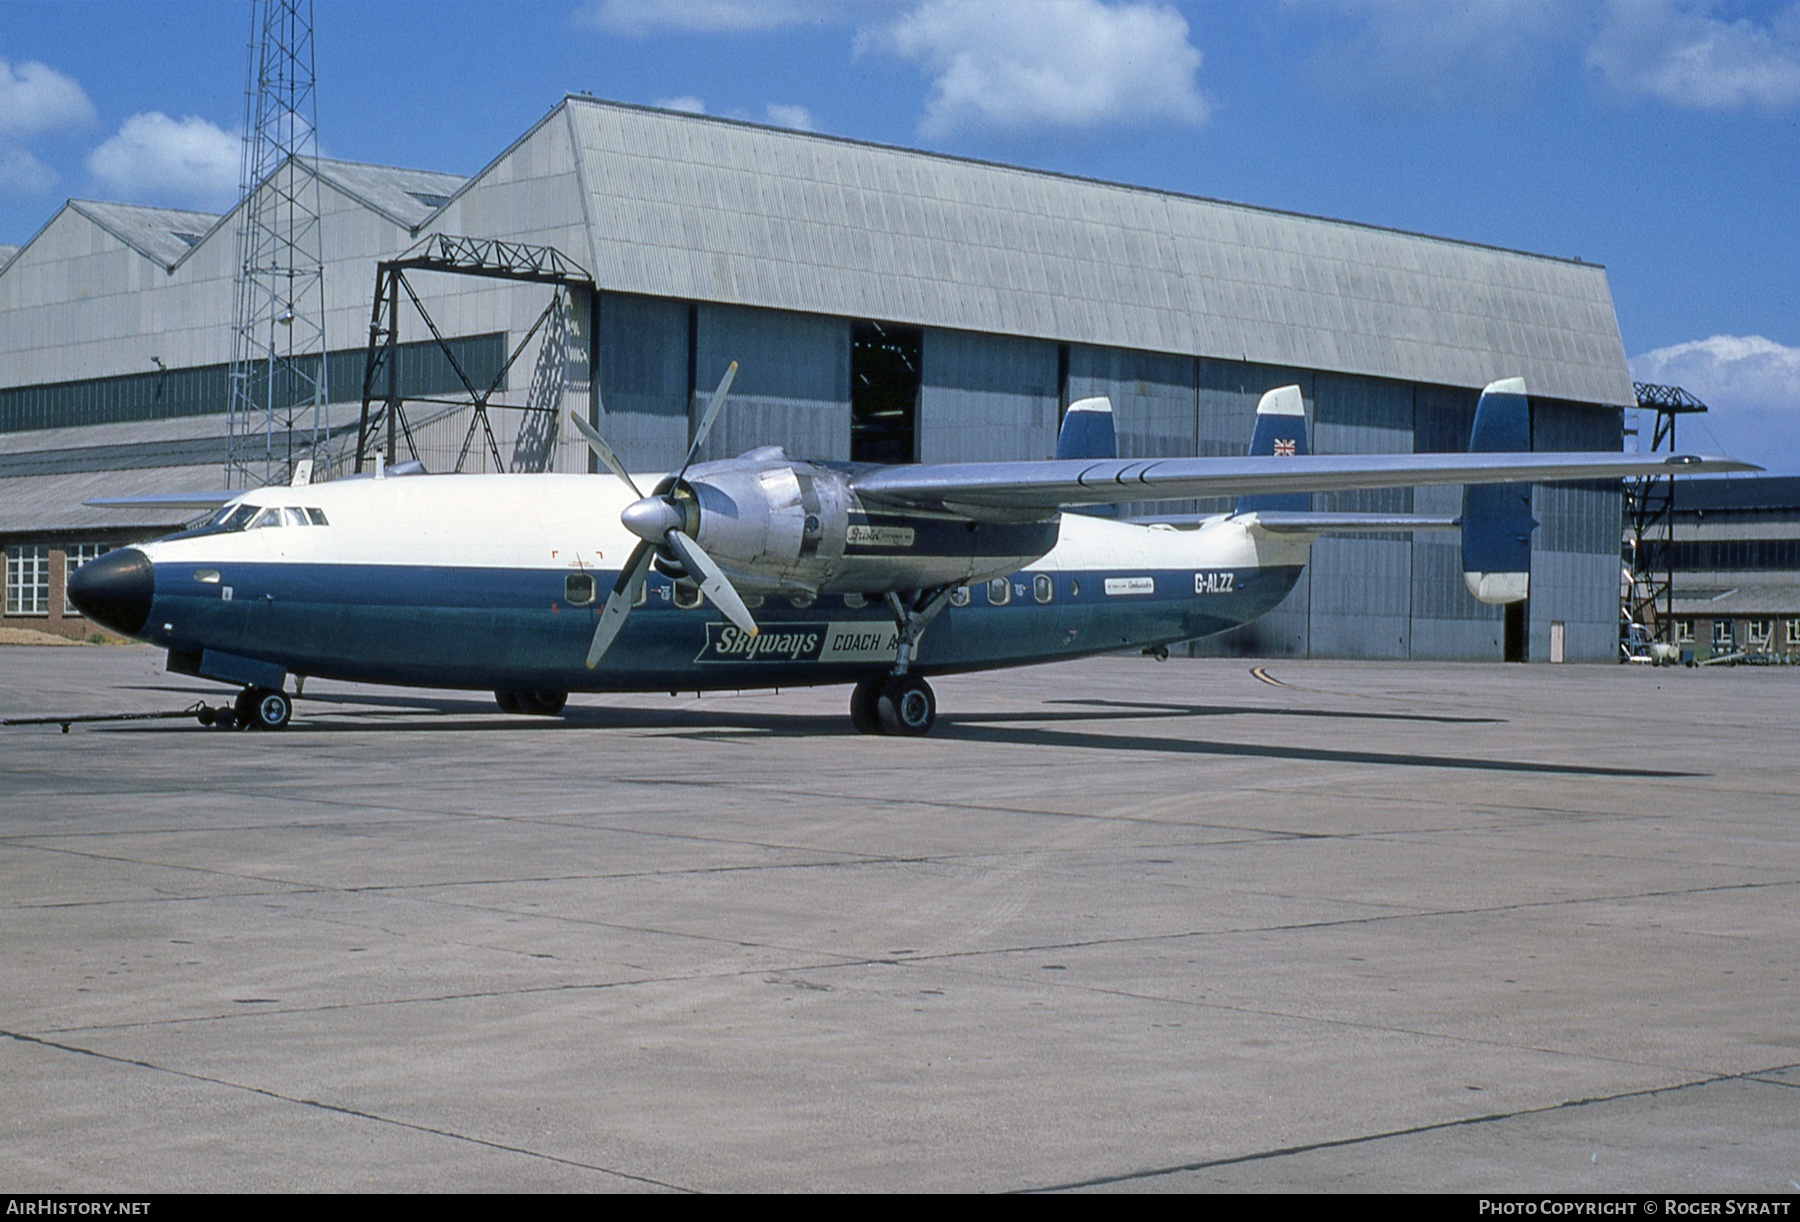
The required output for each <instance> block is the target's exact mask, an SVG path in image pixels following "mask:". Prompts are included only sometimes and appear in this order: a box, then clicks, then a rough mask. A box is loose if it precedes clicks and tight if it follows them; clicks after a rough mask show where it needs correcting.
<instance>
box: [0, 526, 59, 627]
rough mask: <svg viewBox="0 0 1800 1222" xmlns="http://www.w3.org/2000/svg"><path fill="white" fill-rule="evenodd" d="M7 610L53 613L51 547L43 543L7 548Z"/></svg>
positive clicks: (27, 612) (14, 613)
mask: <svg viewBox="0 0 1800 1222" xmlns="http://www.w3.org/2000/svg"><path fill="white" fill-rule="evenodd" d="M6 613H7V614H8V615H48V614H50V549H49V548H48V547H47V546H45V545H44V544H42V543H36V544H31V543H27V544H23V545H20V546H17V547H12V548H9V549H8V550H7V553H6Z"/></svg>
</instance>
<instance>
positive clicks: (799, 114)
mask: <svg viewBox="0 0 1800 1222" xmlns="http://www.w3.org/2000/svg"><path fill="white" fill-rule="evenodd" d="M767 114H768V116H769V122H771V123H773V124H774V125H775V126H776V127H791V128H793V129H794V130H795V131H799V132H809V131H812V130H813V117H812V111H810V110H808V109H806V107H804V106H784V105H783V104H782V103H780V102H770V103H769V106H768V110H767Z"/></svg>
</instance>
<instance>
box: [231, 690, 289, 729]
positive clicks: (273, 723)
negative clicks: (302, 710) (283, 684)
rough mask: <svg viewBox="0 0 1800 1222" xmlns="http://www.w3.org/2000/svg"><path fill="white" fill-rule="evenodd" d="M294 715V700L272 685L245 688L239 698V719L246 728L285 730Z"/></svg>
mask: <svg viewBox="0 0 1800 1222" xmlns="http://www.w3.org/2000/svg"><path fill="white" fill-rule="evenodd" d="M293 716H294V702H293V701H292V700H289V699H288V696H287V693H286V692H281V691H276V690H275V689H274V688H271V687H249V688H245V689H244V690H243V692H242V693H240V694H239V696H238V698H237V719H238V721H239V722H241V723H242V724H243V725H244V727H245V728H246V729H253V730H285V729H287V724H288V722H289V721H291V720H292V719H293Z"/></svg>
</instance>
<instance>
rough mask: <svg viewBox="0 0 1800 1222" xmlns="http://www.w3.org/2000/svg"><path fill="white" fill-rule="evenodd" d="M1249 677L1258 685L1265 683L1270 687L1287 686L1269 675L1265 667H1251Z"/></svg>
mask: <svg viewBox="0 0 1800 1222" xmlns="http://www.w3.org/2000/svg"><path fill="white" fill-rule="evenodd" d="M1250 677H1251V678H1253V679H1255V680H1256V681H1257V682H1258V683H1267V684H1268V685H1269V686H1270V687H1286V686H1287V684H1285V683H1283V682H1282V681H1281V680H1280V679H1277V678H1276V677H1275V676H1274V675H1271V674H1270V673H1269V668H1268V667H1266V666H1252V667H1251V668H1250Z"/></svg>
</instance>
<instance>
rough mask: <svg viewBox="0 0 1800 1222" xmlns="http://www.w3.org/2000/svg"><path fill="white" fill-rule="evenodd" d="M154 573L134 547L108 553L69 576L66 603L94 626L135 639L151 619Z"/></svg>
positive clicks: (154, 584) (148, 561)
mask: <svg viewBox="0 0 1800 1222" xmlns="http://www.w3.org/2000/svg"><path fill="white" fill-rule="evenodd" d="M155 593H156V573H155V571H154V570H152V569H151V567H150V557H148V556H146V555H144V553H142V552H140V551H138V549H137V548H135V547H126V548H121V549H119V550H118V551H116V552H108V553H106V555H104V556H102V557H100V558H99V559H98V560H90V561H88V562H87V563H86V564H84V565H82V566H81V567H80V568H78V569H76V570H75V571H74V572H73V573H71V574H70V575H69V601H70V602H72V603H74V604H75V606H76V608H77V609H79V610H80V612H81V613H82V614H83V615H85V616H87V617H88V618H89V619H91V620H93V621H94V622H95V623H99V624H104V625H105V626H106V627H108V628H111V629H112V630H113V631H114V632H119V633H123V634H124V635H126V636H136V635H137V634H138V633H139V632H140V631H142V630H143V627H144V621H145V620H147V619H149V618H150V599H151V597H152V596H153V595H154V594H155Z"/></svg>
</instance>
